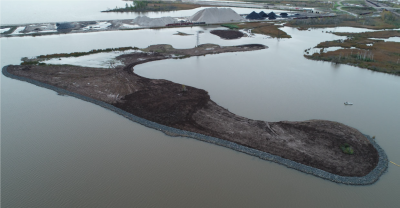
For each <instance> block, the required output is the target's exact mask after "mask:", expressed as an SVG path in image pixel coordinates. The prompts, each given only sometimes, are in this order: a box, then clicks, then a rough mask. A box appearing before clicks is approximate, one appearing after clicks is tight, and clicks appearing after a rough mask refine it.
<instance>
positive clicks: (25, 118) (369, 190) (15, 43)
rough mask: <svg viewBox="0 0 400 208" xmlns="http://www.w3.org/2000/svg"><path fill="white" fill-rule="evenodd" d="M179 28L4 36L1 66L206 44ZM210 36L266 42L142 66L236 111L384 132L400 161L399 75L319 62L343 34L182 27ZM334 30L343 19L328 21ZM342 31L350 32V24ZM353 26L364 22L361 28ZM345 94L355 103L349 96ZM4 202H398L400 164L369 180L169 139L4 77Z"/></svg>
mask: <svg viewBox="0 0 400 208" xmlns="http://www.w3.org/2000/svg"><path fill="white" fill-rule="evenodd" d="M176 30H177V29H166V30H140V31H118V32H102V33H90V34H89V33H88V34H74V35H61V36H43V37H23V38H2V39H0V41H1V66H4V65H7V64H18V63H19V59H20V58H21V57H24V56H28V57H30V56H36V55H40V54H50V53H65V52H74V51H88V50H91V49H94V48H107V47H122V46H137V47H146V46H148V45H151V44H157V43H169V44H172V45H173V46H174V47H178V48H189V47H193V46H194V45H195V44H196V37H195V36H185V37H182V36H174V35H172V34H174V33H176ZM198 30H205V33H204V34H201V35H200V42H201V43H217V44H221V45H237V44H245V43H263V44H266V45H268V46H269V47H270V48H269V49H267V50H263V51H254V52H247V53H231V54H219V55H207V56H205V57H192V58H188V59H183V60H164V61H160V62H153V63H147V64H144V65H140V66H137V67H135V70H136V72H137V73H139V74H140V75H143V76H146V77H150V78H163V79H168V80H172V81H175V82H179V83H183V84H187V85H191V86H195V87H199V88H202V89H206V90H207V91H208V92H209V93H210V95H211V97H212V99H213V100H214V101H216V102H217V103H218V104H220V105H222V106H224V107H226V108H228V109H229V110H230V111H232V112H234V113H236V114H239V115H242V116H246V117H249V118H253V119H261V120H267V121H279V120H307V119H315V118H317V119H328V120H333V121H339V122H342V123H345V124H348V125H350V126H353V127H355V128H357V129H359V130H360V131H362V132H364V133H366V134H370V135H375V136H376V137H377V141H378V143H379V144H380V145H381V146H382V147H383V148H384V149H385V150H386V153H387V155H388V157H389V159H390V160H392V161H394V162H396V163H398V164H399V163H400V162H399V161H400V152H399V151H398V149H397V148H398V147H399V146H400V140H399V135H400V129H399V128H398V124H399V123H400V114H399V112H400V111H399V110H398V106H400V96H399V93H398V89H399V88H400V78H399V77H396V76H392V75H387V74H381V73H376V72H371V71H368V70H365V69H359V68H356V67H350V66H346V65H332V64H330V63H324V62H316V61H309V60H306V59H304V58H303V57H302V54H303V52H304V50H305V49H307V48H310V47H313V46H315V45H316V44H317V43H319V42H321V41H324V40H332V39H338V38H340V37H336V36H334V35H332V34H327V33H322V31H325V30H326V29H319V30H312V31H297V30H295V29H291V28H285V30H286V32H288V33H289V34H290V35H292V36H293V39H289V40H276V39H269V38H266V37H264V36H256V37H255V38H243V39H239V40H231V41H227V40H221V39H219V38H218V37H216V36H213V35H211V34H210V33H209V32H208V31H209V30H210V28H198V27H193V28H185V29H179V31H182V32H186V33H195V32H196V31H198ZM328 30H334V29H328ZM336 30H337V31H349V30H352V29H351V28H340V29H336ZM354 31H355V32H356V31H357V32H358V31H363V30H360V29H354ZM344 101H350V102H353V103H354V105H353V106H344V105H343V102H344ZM1 156H2V157H1V158H2V160H1V165H2V167H1V170H2V171H1V185H2V187H1V191H2V207H265V206H269V207H397V205H398V204H399V203H400V199H399V198H398V196H397V195H398V193H399V191H400V181H399V180H398V176H399V175H400V168H399V167H397V166H394V165H389V171H388V172H387V173H386V174H384V175H383V176H382V177H381V179H380V180H379V181H378V182H377V183H375V184H374V185H371V186H361V187H354V186H346V185H338V184H335V183H332V182H329V181H325V180H322V179H319V178H316V177H313V176H309V175H306V174H303V173H300V172H298V171H295V170H291V169H288V168H285V167H283V166H280V165H277V164H274V163H271V162H267V161H263V160H260V159H257V158H255V157H250V156H248V155H245V154H242V153H238V152H235V151H232V150H229V149H226V148H222V147H218V146H214V145H211V144H207V143H203V142H199V141H197V140H194V139H188V138H182V137H169V136H166V135H164V134H162V133H160V132H158V131H155V130H151V129H148V128H145V127H143V126H141V125H138V124H136V123H132V122H131V121H128V120H126V119H124V118H123V117H121V116H118V115H116V114H115V113H113V112H111V111H107V110H105V109H102V108H101V107H98V106H95V105H93V104H90V103H86V102H84V101H81V100H78V99H75V98H71V97H63V96H58V95H57V94H56V93H55V92H52V91H49V90H46V89H43V88H39V87H36V86H33V85H31V84H27V83H24V82H20V81H16V80H11V79H9V78H6V77H4V76H1Z"/></svg>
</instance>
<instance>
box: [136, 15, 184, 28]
mask: <svg viewBox="0 0 400 208" xmlns="http://www.w3.org/2000/svg"><path fill="white" fill-rule="evenodd" d="M175 21H176V20H175V18H172V17H161V18H150V17H147V16H139V17H136V18H135V19H133V20H132V23H133V24H136V25H139V26H144V27H162V26H165V25H167V24H171V23H174V22H175Z"/></svg>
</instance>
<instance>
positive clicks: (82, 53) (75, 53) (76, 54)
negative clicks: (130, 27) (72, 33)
mask: <svg viewBox="0 0 400 208" xmlns="http://www.w3.org/2000/svg"><path fill="white" fill-rule="evenodd" d="M132 49H133V50H138V49H139V48H137V47H121V48H106V49H98V50H96V49H94V50H91V51H89V52H74V53H56V54H50V55H40V56H38V57H37V58H39V59H50V58H62V57H64V58H65V57H79V56H85V55H90V54H95V53H103V52H111V51H126V50H132Z"/></svg>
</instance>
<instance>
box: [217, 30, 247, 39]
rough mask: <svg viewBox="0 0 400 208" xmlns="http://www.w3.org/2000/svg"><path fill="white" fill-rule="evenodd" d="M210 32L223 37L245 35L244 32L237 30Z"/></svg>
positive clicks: (235, 37)
mask: <svg viewBox="0 0 400 208" xmlns="http://www.w3.org/2000/svg"><path fill="white" fill-rule="evenodd" d="M210 33H211V34H214V35H217V36H219V37H220V38H223V39H238V38H241V37H243V35H244V34H243V33H242V32H240V31H237V30H211V32H210Z"/></svg>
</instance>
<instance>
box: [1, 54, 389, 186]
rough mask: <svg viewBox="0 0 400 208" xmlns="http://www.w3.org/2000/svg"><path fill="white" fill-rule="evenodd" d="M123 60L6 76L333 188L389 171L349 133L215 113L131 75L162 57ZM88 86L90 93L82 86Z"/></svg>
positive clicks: (200, 98)
mask: <svg viewBox="0 0 400 208" xmlns="http://www.w3.org/2000/svg"><path fill="white" fill-rule="evenodd" d="M156 48H157V47H156V46H154V47H153V49H156ZM197 50H198V49H197ZM167 51H168V50H167ZM207 51H208V50H207ZM174 53H177V51H174ZM120 59H121V60H123V61H124V62H125V63H126V67H124V68H120V69H108V70H107V69H106V70H105V69H95V68H87V67H74V66H10V67H8V70H7V68H6V69H3V73H4V74H5V75H6V76H9V77H12V78H16V79H20V80H24V81H28V82H31V83H34V84H36V85H39V86H44V87H46V88H49V89H53V90H56V91H59V92H60V91H61V93H63V94H68V95H72V96H75V97H78V98H81V99H84V100H87V101H90V102H93V103H95V104H98V105H101V106H103V107H106V108H108V109H111V110H113V111H116V112H117V113H119V114H121V115H124V116H125V117H127V118H129V119H131V120H134V121H136V122H139V123H142V124H144V125H146V126H150V127H152V128H155V129H158V130H161V131H163V132H165V133H167V134H169V135H175V136H189V137H192V138H196V139H200V140H203V141H207V142H210V143H214V144H218V145H221V146H225V147H228V148H231V149H234V150H237V151H241V152H245V153H247V154H250V155H254V156H257V157H260V158H262V159H265V160H270V161H274V162H277V163H280V164H283V165H285V166H287V167H290V168H294V169H297V170H300V171H303V172H306V173H310V174H313V175H316V176H318V177H321V178H325V179H328V180H331V181H335V182H339V183H345V184H358V185H361V184H362V185H365V184H370V183H373V182H375V181H376V180H377V179H378V178H379V176H380V175H381V174H382V173H383V172H384V171H385V170H386V167H387V157H386V155H385V154H384V152H383V150H382V149H381V148H380V147H379V146H378V145H377V144H376V143H375V142H374V141H373V140H371V139H370V138H368V137H365V136H364V135H362V134H361V133H360V132H358V131H357V130H355V129H353V128H351V127H348V126H345V125H343V124H339V123H336V122H330V121H321V120H312V121H305V122H266V121H255V120H251V119H247V118H244V117H240V116H237V115H235V114H233V113H231V112H229V111H228V110H226V109H224V108H222V107H220V106H218V105H217V104H216V103H214V102H213V101H212V100H211V99H210V97H209V95H208V93H207V92H205V91H204V90H201V89H196V88H192V87H189V86H187V87H186V90H182V85H179V84H176V83H173V82H170V81H167V80H152V79H147V78H144V77H140V76H138V75H136V74H135V73H134V72H133V70H132V67H133V66H135V65H136V64H140V63H144V62H146V60H147V61H153V60H160V59H165V54H164V55H162V54H148V53H133V54H127V55H122V56H121V57H120ZM143 59H146V60H145V61H143ZM9 72H10V73H9ZM80 73H81V74H84V75H86V77H83V76H79V74H80ZM88 79H90V82H91V83H92V86H94V85H96V87H95V88H94V87H92V86H87V85H85V83H87V82H88V81H89V80H88ZM72 80H73V82H71V81H72ZM96 80H97V81H96ZM101 83H103V85H101ZM77 85H78V86H77ZM92 89H96V91H98V92H97V95H96V93H95V92H94V90H92ZM106 89H115V90H117V91H119V92H121V93H122V95H121V97H120V99H118V98H115V97H114V99H107V98H109V97H110V96H103V97H102V96H99V94H101V92H102V91H103V93H106V92H107V90H106ZM121 89H125V91H122V90H121ZM99 92H100V93H99ZM108 93H111V94H112V93H114V92H110V90H109V91H108ZM109 95H110V94H109ZM217 138H218V139H217ZM343 142H347V143H349V144H351V145H352V146H353V148H354V149H355V154H354V155H347V154H344V153H343V152H341V150H340V149H339V144H341V143H343Z"/></svg>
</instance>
